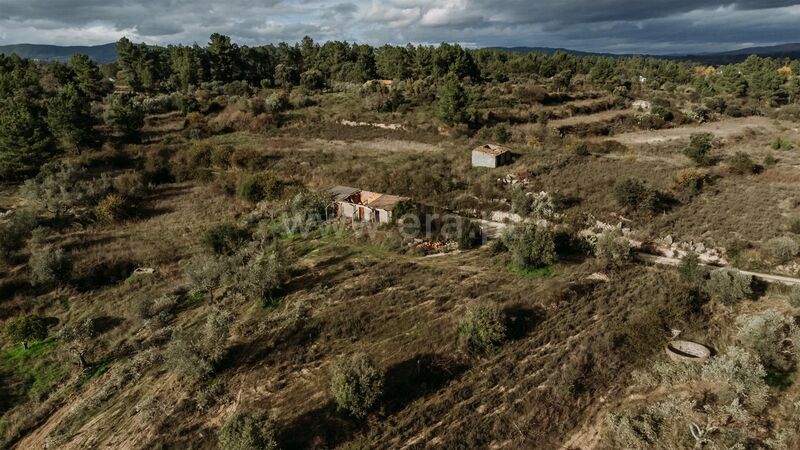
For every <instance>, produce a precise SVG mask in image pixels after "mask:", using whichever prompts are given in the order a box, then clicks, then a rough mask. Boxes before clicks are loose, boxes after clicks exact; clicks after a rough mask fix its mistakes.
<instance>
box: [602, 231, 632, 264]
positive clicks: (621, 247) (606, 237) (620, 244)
mask: <svg viewBox="0 0 800 450" xmlns="http://www.w3.org/2000/svg"><path fill="white" fill-rule="evenodd" d="M594 253H595V255H596V256H597V257H599V258H602V259H603V260H604V261H605V262H606V264H607V265H609V266H617V267H619V266H621V265H623V264H625V263H626V262H627V261H629V260H630V259H631V243H630V241H628V239H627V238H625V236H623V235H622V230H619V229H617V228H615V229H613V230H606V231H604V232H603V233H601V234H600V235H599V236H597V242H596V243H595V247H594Z"/></svg>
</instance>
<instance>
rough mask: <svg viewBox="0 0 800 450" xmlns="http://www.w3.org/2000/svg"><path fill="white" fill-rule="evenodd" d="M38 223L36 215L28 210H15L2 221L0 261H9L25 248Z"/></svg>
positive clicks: (0, 226)
mask: <svg viewBox="0 0 800 450" xmlns="http://www.w3.org/2000/svg"><path fill="white" fill-rule="evenodd" d="M36 222H37V220H36V215H35V214H34V213H33V212H31V211H30V210H27V209H18V210H15V211H13V212H12V213H10V214H8V215H6V217H5V220H1V221H0V260H9V259H10V258H11V257H13V256H14V253H16V252H17V251H18V250H19V249H21V248H22V247H23V246H25V241H26V240H27V239H28V238H29V237H30V235H31V230H33V229H34V228H35V227H36Z"/></svg>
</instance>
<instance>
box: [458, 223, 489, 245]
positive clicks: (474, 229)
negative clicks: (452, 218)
mask: <svg viewBox="0 0 800 450" xmlns="http://www.w3.org/2000/svg"><path fill="white" fill-rule="evenodd" d="M456 240H457V242H458V248H460V249H461V250H469V249H472V248H477V247H480V246H481V244H483V230H481V227H480V225H478V223H477V222H474V221H472V220H464V221H461V222H460V223H459V227H458V236H457V237H456Z"/></svg>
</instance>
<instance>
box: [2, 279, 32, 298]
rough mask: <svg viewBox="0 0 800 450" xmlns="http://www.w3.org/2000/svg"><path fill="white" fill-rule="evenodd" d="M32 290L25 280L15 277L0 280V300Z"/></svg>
mask: <svg viewBox="0 0 800 450" xmlns="http://www.w3.org/2000/svg"><path fill="white" fill-rule="evenodd" d="M31 290H33V289H32V288H31V285H30V283H29V282H27V281H26V280H23V279H20V278H15V279H12V280H4V281H2V282H0V300H8V299H10V298H13V297H14V296H15V295H18V294H24V293H26V292H30V291H31Z"/></svg>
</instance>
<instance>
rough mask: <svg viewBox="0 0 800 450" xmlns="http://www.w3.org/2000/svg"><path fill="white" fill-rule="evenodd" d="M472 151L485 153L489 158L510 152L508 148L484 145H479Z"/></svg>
mask: <svg viewBox="0 0 800 450" xmlns="http://www.w3.org/2000/svg"><path fill="white" fill-rule="evenodd" d="M472 151H473V152H481V153H485V154H487V155H490V156H500V155H502V154H503V153H508V152H510V151H511V149H509V148H508V147H504V146H502V145H497V144H484V145H481V146H480V147H475V149H473V150H472Z"/></svg>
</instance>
